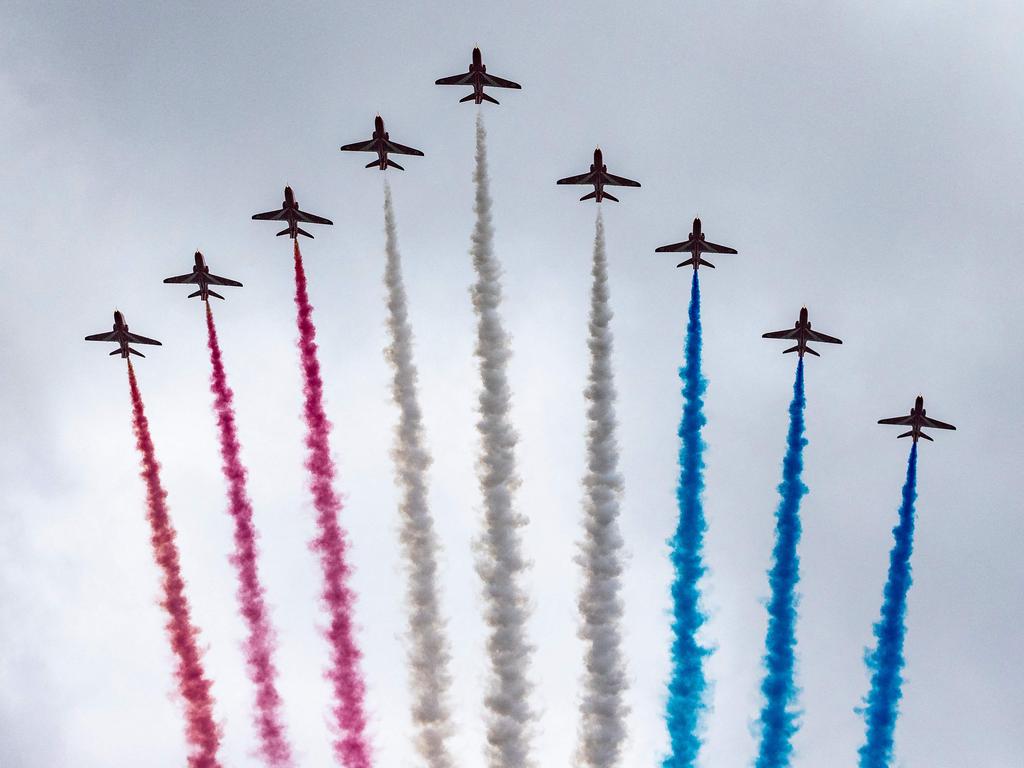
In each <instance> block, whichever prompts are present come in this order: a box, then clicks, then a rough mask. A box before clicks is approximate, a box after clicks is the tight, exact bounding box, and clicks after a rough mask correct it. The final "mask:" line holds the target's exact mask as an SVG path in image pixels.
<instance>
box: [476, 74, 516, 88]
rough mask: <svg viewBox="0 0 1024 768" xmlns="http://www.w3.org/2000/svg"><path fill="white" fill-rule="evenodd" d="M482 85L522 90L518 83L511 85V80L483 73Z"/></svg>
mask: <svg viewBox="0 0 1024 768" xmlns="http://www.w3.org/2000/svg"><path fill="white" fill-rule="evenodd" d="M484 83H486V84H487V85H491V86H494V87H495V88H522V87H523V86H521V85H520V84H519V83H513V82H512V81H511V80H505V79H504V78H502V77H495V76H494V75H488V74H487V73H486V72H484Z"/></svg>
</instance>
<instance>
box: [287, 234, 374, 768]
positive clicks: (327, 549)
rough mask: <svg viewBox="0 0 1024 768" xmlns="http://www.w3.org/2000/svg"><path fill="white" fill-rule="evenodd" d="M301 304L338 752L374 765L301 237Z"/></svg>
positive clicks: (359, 764)
mask: <svg viewBox="0 0 1024 768" xmlns="http://www.w3.org/2000/svg"><path fill="white" fill-rule="evenodd" d="M295 306H296V307H297V309H298V326H299V352H300V355H301V358H302V375H303V394H304V395H305V418H306V429H307V434H306V447H307V448H308V449H309V457H308V458H307V459H306V467H307V469H309V472H310V489H311V490H312V492H313V506H314V508H315V509H316V523H317V529H318V531H319V533H318V535H317V537H316V538H315V539H314V540H313V542H312V544H311V546H312V549H313V550H314V551H315V552H317V553H318V554H319V555H320V567H321V570H322V571H323V576H324V588H323V593H322V597H323V601H324V606H325V607H326V609H327V612H328V614H329V615H330V626H329V627H328V628H327V640H328V642H329V643H330V647H331V666H330V669H329V670H328V671H327V672H326V673H325V677H326V678H327V680H328V681H330V683H331V686H332V688H333V689H334V690H333V693H334V707H333V710H332V711H333V714H334V723H335V725H336V726H337V728H338V734H337V736H336V737H335V739H334V756H335V759H337V760H338V762H340V763H341V764H342V765H344V766H346V768H369V765H370V747H369V744H368V743H367V740H366V736H365V731H366V714H365V712H364V709H363V701H364V697H365V694H366V684H365V683H364V682H363V676H362V674H361V672H360V670H359V659H360V653H359V649H358V648H356V644H355V638H354V636H353V626H352V613H353V603H354V602H355V595H353V593H352V589H351V587H349V584H348V579H349V574H350V568H349V565H348V563H347V562H346V559H345V555H346V550H347V549H348V543H347V542H346V540H345V533H344V531H343V530H342V528H341V526H340V525H339V524H338V513H339V512H341V499H340V498H339V497H338V495H337V494H336V493H335V491H334V475H335V467H334V461H333V460H332V459H331V447H330V432H331V423H330V422H329V421H328V420H327V415H326V414H325V413H324V403H323V380H322V379H321V377H320V361H319V359H318V358H317V346H316V326H314V325H313V307H312V306H311V305H310V303H309V295H308V293H307V291H306V273H305V270H303V268H302V254H301V253H300V252H299V241H298V240H295Z"/></svg>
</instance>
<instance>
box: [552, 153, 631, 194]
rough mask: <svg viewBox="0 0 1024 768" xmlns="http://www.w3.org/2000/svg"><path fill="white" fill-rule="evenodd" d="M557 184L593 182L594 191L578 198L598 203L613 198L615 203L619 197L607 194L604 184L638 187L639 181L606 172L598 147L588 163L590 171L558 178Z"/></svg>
mask: <svg viewBox="0 0 1024 768" xmlns="http://www.w3.org/2000/svg"><path fill="white" fill-rule="evenodd" d="M556 183H557V184H593V185H594V191H593V192H591V193H590V194H589V195H584V196H583V197H581V198H580V200H581V201H582V200H593V201H595V202H598V203H600V202H601V201H602V200H606V199H607V200H614V201H615V202H616V203H617V202H619V198H617V197H615V196H613V195H610V194H608V193H607V192H605V191H604V188H605V186H612V187H639V186H640V182H639V181H633V180H632V179H626V178H623V177H622V176H615V175H614V174H611V173H608V166H607V165H605V164H604V157H603V156H602V155H601V148H600V147H598V148H597V149H595V150H594V162H593V163H591V165H590V171H589V172H588V173H581V174H580V175H579V176H568V177H566V178H564V179H559V180H558V181H557V182H556Z"/></svg>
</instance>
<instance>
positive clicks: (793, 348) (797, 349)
mask: <svg viewBox="0 0 1024 768" xmlns="http://www.w3.org/2000/svg"><path fill="white" fill-rule="evenodd" d="M799 351H800V347H790V348H789V349H784V350H782V354H784V355H788V354H789V353H790V352H799Z"/></svg>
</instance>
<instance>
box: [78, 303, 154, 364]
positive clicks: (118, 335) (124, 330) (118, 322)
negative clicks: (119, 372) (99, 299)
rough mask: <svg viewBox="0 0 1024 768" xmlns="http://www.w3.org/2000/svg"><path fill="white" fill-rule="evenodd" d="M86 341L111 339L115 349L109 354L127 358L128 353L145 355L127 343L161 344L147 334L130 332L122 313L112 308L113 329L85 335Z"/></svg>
mask: <svg viewBox="0 0 1024 768" xmlns="http://www.w3.org/2000/svg"><path fill="white" fill-rule="evenodd" d="M85 340H86V341H112V342H114V343H115V344H117V349H115V350H113V351H112V352H111V353H110V354H111V355H117V354H120V355H121V357H122V359H125V360H127V359H128V355H129V354H132V355H138V356H139V357H145V355H144V354H142V353H141V352H139V351H138V350H137V349H132V348H131V347H130V346H128V345H129V344H156V345H157V346H158V347H159V346H163V345H162V344H161V343H160V342H159V341H157V340H156V339H151V338H149V337H147V336H140V335H139V334H137V333H132V332H131V331H129V330H128V323H126V322H125V320H124V315H123V314H121V312H120V311H118V310H116V309H115V310H114V330H112V331H107V332H106V333H94V334H92V335H91V336H86V337H85Z"/></svg>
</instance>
